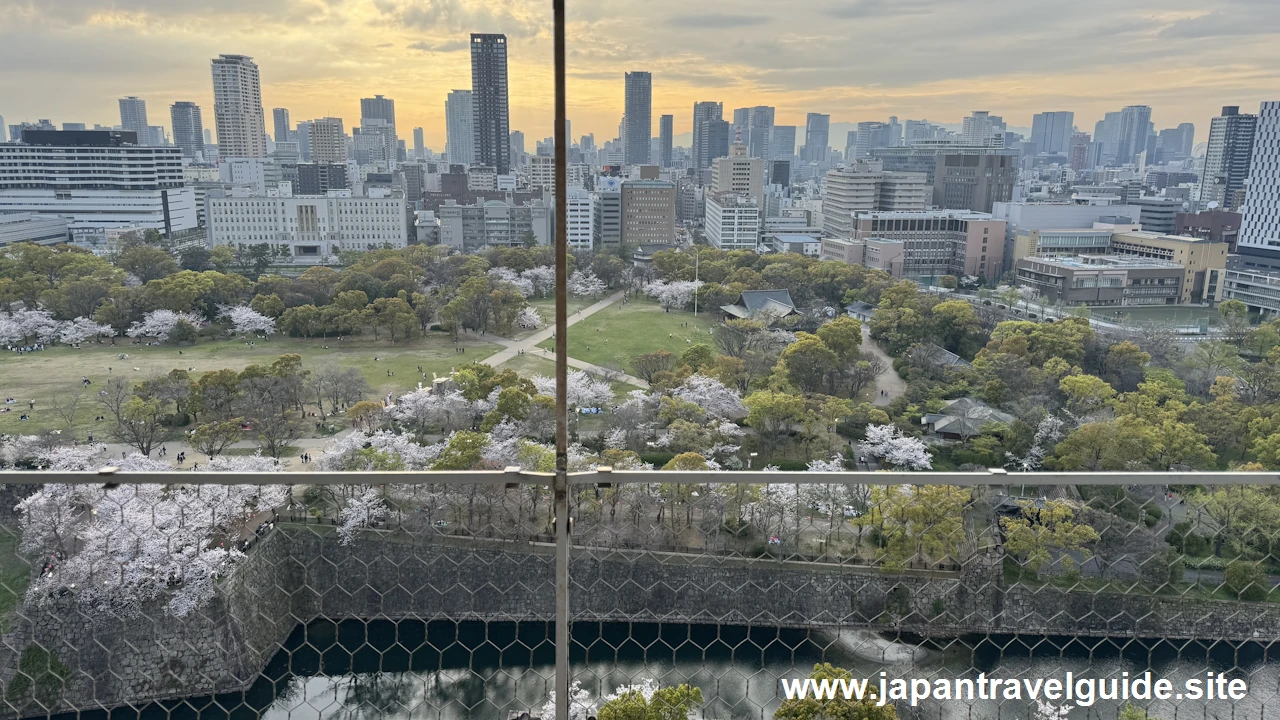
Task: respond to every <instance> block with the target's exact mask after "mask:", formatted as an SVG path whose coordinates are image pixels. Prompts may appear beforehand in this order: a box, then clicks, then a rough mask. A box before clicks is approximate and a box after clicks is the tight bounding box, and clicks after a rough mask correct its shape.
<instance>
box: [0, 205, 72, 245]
mask: <svg viewBox="0 0 1280 720" xmlns="http://www.w3.org/2000/svg"><path fill="white" fill-rule="evenodd" d="M67 237H68V231H67V221H66V220H64V219H62V218H60V217H54V216H52V215H37V214H35V213H10V214H8V215H0V247H4V246H5V245H12V244H13V243H20V242H31V243H36V244H37V245H57V244H58V243H64V242H66V241H67Z"/></svg>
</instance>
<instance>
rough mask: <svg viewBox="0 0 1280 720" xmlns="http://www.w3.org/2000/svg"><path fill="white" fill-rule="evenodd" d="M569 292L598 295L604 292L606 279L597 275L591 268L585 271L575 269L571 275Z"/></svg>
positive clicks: (591, 295) (580, 294)
mask: <svg viewBox="0 0 1280 720" xmlns="http://www.w3.org/2000/svg"><path fill="white" fill-rule="evenodd" d="M569 292H571V293H573V294H574V295H577V296H579V297H582V296H584V295H585V296H590V297H597V296H599V295H600V293H602V292H604V281H603V280H601V279H600V278H598V277H596V275H595V273H593V272H591V271H590V270H588V271H586V272H583V271H581V270H575V271H574V273H573V274H572V275H570V276H569Z"/></svg>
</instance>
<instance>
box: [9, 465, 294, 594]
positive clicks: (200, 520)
mask: <svg viewBox="0 0 1280 720" xmlns="http://www.w3.org/2000/svg"><path fill="white" fill-rule="evenodd" d="M25 446H26V447H28V448H29V447H32V445H31V444H30V443H27V444H26V445H25ZM100 450H101V448H100V446H92V445H90V446H84V447H74V448H65V447H64V448H59V449H56V450H50V451H47V452H44V453H41V454H39V455H38V457H37V458H36V461H37V462H38V463H43V464H44V465H45V466H46V467H48V468H49V469H52V470H89V469H94V468H96V467H97V466H98V465H99V464H101V463H100V457H101V455H100ZM13 452H15V451H14V449H13V448H6V454H7V455H9V454H12V453H13ZM18 452H22V451H21V450H18ZM113 462H115V461H113ZM115 464H117V465H118V466H120V467H121V468H123V469H126V470H130V471H154V470H159V469H162V468H163V469H168V468H167V467H166V466H164V465H162V464H161V463H157V462H156V461H154V460H151V459H149V458H145V457H143V456H141V455H133V456H130V457H126V458H123V459H121V461H119V462H118V463H115ZM201 469H202V470H204V471H208V472H236V471H239V472H246V471H252V472H263V471H273V470H278V469H279V466H277V465H276V464H275V463H274V462H273V461H271V460H270V459H268V458H262V457H252V458H217V459H216V460H214V461H212V462H209V463H205V464H204V465H203V467H202V468H201ZM287 497H288V487H287V486H285V485H155V484H146V485H121V486H117V487H113V488H101V487H98V486H93V485H65V484H61V483H51V484H48V485H43V486H41V487H40V488H39V489H38V490H36V492H34V493H33V494H31V495H30V496H28V497H27V498H25V499H24V500H23V501H22V502H20V503H19V504H18V506H17V510H18V512H19V513H20V514H21V518H20V519H19V527H20V528H21V530H22V541H21V544H20V548H21V550H22V551H23V552H24V553H28V554H30V555H35V556H41V557H45V558H48V562H47V563H46V564H45V566H44V567H43V568H42V571H41V573H40V575H39V576H38V577H37V578H35V579H33V580H32V582H31V585H30V587H29V588H28V590H27V596H26V602H27V604H28V605H31V606H35V607H44V606H48V605H50V604H52V603H54V602H55V601H57V602H61V600H60V598H62V597H64V596H65V597H68V598H70V599H71V601H73V602H75V603H76V604H78V605H80V606H82V607H84V608H86V609H90V610H93V611H96V612H112V613H116V614H120V615H123V616H126V617H130V616H134V615H137V614H139V613H140V612H142V610H143V608H144V607H145V606H146V605H148V604H150V603H152V602H156V601H160V600H164V604H165V607H166V608H167V609H168V610H169V611H170V612H171V613H173V614H174V615H176V616H178V617H183V616H186V615H187V614H189V613H191V612H192V611H193V610H196V609H198V608H200V607H201V606H202V605H204V604H205V603H206V602H207V601H208V600H209V599H210V598H211V597H212V596H213V594H214V592H215V588H214V583H215V582H216V581H217V579H218V578H220V577H227V576H229V575H231V574H232V573H234V572H235V570H236V566H237V564H238V563H239V562H240V561H241V560H242V559H243V558H244V553H242V552H241V551H240V550H239V549H238V545H239V541H240V538H241V537H242V534H243V533H244V532H245V531H246V529H247V528H249V527H250V526H251V524H252V521H253V519H254V517H255V516H256V515H257V514H259V513H260V512H263V511H266V510H269V509H271V508H274V507H277V506H279V505H280V504H282V503H283V502H284V501H285V500H286V499H287Z"/></svg>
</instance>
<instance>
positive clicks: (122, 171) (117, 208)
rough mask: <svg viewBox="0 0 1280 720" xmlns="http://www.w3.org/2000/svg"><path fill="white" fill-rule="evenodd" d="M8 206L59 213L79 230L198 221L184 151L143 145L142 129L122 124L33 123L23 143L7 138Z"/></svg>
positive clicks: (2, 203) (166, 228)
mask: <svg viewBox="0 0 1280 720" xmlns="http://www.w3.org/2000/svg"><path fill="white" fill-rule="evenodd" d="M4 213H38V214H41V215H56V216H59V217H63V218H66V219H68V220H70V223H71V227H72V229H73V230H74V229H80V228H115V227H123V226H129V227H134V228H137V229H154V230H159V231H161V232H164V233H166V234H168V233H171V232H175V231H178V230H187V229H189V228H193V227H195V226H196V208H195V195H194V194H193V193H192V191H191V189H190V188H187V187H184V177H183V172H182V151H181V150H179V149H178V148H175V147H167V148H164V147H145V146H140V145H137V134H136V133H133V132H125V131H114V130H112V131H94V130H85V131H78V132H77V131H71V132H65V131H58V130H47V131H41V130H26V131H24V133H23V142H22V143H17V144H6V145H0V215H2V214H4Z"/></svg>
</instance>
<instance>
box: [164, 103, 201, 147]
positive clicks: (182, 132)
mask: <svg viewBox="0 0 1280 720" xmlns="http://www.w3.org/2000/svg"><path fill="white" fill-rule="evenodd" d="M169 120H170V122H171V123H172V125H173V144H174V145H176V146H178V148H179V149H181V150H182V156H183V157H189V158H194V157H203V155H204V121H203V120H202V119H201V117H200V106H199V105H196V104H195V103H193V102H186V101H183V102H176V103H174V104H173V105H171V106H170V107H169Z"/></svg>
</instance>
